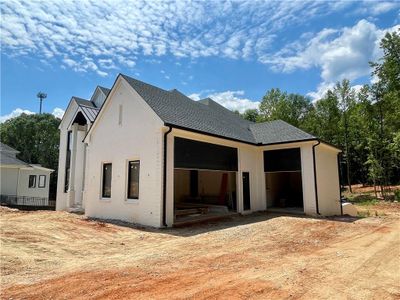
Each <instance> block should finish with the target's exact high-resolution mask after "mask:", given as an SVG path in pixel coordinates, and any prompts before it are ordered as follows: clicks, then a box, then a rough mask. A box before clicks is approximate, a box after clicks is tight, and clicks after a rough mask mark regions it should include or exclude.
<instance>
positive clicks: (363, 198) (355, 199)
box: [347, 194, 379, 205]
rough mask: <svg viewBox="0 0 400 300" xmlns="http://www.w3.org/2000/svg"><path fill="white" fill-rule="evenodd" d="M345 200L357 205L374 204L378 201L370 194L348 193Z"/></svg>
mask: <svg viewBox="0 0 400 300" xmlns="http://www.w3.org/2000/svg"><path fill="white" fill-rule="evenodd" d="M347 200H348V201H349V202H350V203H353V204H357V205H375V204H378V203H379V200H378V199H376V198H375V197H374V196H373V195H371V194H358V195H356V194H349V195H348V196H347Z"/></svg>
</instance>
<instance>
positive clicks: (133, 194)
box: [128, 160, 140, 199]
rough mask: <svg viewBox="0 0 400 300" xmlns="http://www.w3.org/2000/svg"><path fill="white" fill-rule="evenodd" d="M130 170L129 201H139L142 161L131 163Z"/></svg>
mask: <svg viewBox="0 0 400 300" xmlns="http://www.w3.org/2000/svg"><path fill="white" fill-rule="evenodd" d="M128 168H129V169H128V199H139V173H140V161H139V160H134V161H130V162H129V165H128Z"/></svg>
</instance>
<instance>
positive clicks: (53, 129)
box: [0, 114, 60, 193]
mask: <svg viewBox="0 0 400 300" xmlns="http://www.w3.org/2000/svg"><path fill="white" fill-rule="evenodd" d="M59 124H60V119H58V118H56V117H54V116H53V115H51V114H40V115H39V114H33V115H27V114H22V115H20V116H19V117H16V118H12V119H10V120H7V121H5V122H4V123H2V124H0V137H1V141H2V142H3V143H5V144H7V145H9V146H11V147H13V148H15V149H17V150H18V151H20V153H19V154H18V158H20V159H21V160H23V161H26V162H27V163H31V164H41V165H42V166H43V167H46V168H50V169H53V170H55V172H54V173H53V175H52V178H51V181H50V189H51V192H53V193H54V192H55V188H56V182H57V179H56V178H57V169H58V147H59V139H60V137H59V136H60V135H59V130H58V126H59Z"/></svg>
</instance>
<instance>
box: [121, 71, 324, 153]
mask: <svg viewBox="0 0 400 300" xmlns="http://www.w3.org/2000/svg"><path fill="white" fill-rule="evenodd" d="M121 76H122V77H123V78H124V79H125V80H126V81H127V82H128V83H129V84H130V85H131V87H132V88H133V89H135V90H136V91H137V92H138V94H139V95H140V96H141V97H142V98H143V99H144V100H145V101H146V102H147V104H148V105H149V106H150V107H151V108H152V109H153V110H154V112H155V113H156V114H157V115H158V116H159V117H160V118H161V120H163V121H164V123H165V124H168V125H172V126H177V127H181V128H184V129H189V130H195V131H199V132H203V133H206V134H212V135H217V136H220V137H223V138H228V139H234V140H238V141H243V142H246V143H251V144H264V145H266V144H274V143H285V142H293V141H301V140H312V139H316V137H314V136H312V135H310V134H308V133H306V132H304V131H302V130H300V129H298V128H296V127H294V126H292V125H290V124H288V123H286V122H284V121H281V120H278V121H271V122H264V123H254V122H250V121H247V120H244V119H243V118H241V117H240V116H238V115H237V114H235V113H233V112H232V111H230V110H228V109H226V108H225V107H223V106H221V105H220V104H218V103H216V102H215V101H213V100H212V99H210V98H206V99H202V100H200V101H194V100H192V99H190V98H188V97H187V96H185V95H184V94H182V93H181V92H179V91H178V90H175V89H174V90H171V91H166V90H163V89H161V88H158V87H155V86H153V85H150V84H147V83H144V82H142V81H139V80H136V79H134V78H131V77H129V76H126V75H123V74H121Z"/></svg>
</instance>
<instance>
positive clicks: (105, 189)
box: [101, 163, 112, 198]
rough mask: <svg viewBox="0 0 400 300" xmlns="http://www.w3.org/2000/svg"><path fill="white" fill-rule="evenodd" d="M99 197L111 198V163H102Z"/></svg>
mask: <svg viewBox="0 0 400 300" xmlns="http://www.w3.org/2000/svg"><path fill="white" fill-rule="evenodd" d="M102 173H103V174H102V185H101V197H102V198H111V181H112V163H103V168H102Z"/></svg>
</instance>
